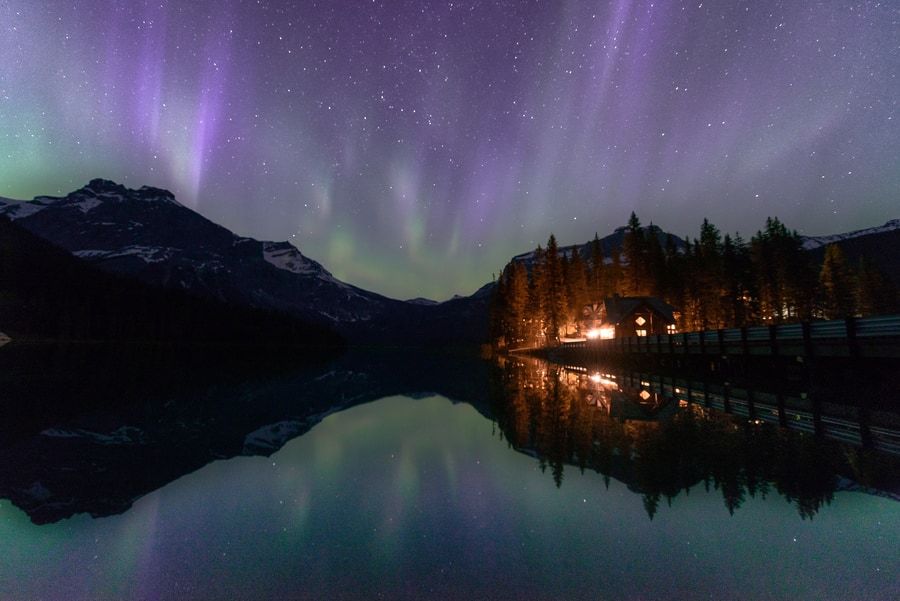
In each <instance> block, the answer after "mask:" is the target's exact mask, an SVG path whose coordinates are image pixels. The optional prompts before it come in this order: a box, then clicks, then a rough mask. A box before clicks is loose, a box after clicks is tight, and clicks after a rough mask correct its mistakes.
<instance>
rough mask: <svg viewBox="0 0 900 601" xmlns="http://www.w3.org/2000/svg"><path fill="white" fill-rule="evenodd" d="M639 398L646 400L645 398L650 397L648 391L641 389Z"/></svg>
mask: <svg viewBox="0 0 900 601" xmlns="http://www.w3.org/2000/svg"><path fill="white" fill-rule="evenodd" d="M641 398H642V399H644V400H645V401H646V400H647V399H649V398H650V393H649V392H647V391H646V390H642V391H641Z"/></svg>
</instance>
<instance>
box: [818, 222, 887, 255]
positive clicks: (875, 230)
mask: <svg viewBox="0 0 900 601" xmlns="http://www.w3.org/2000/svg"><path fill="white" fill-rule="evenodd" d="M893 230H900V219H891V220H890V221H888V222H887V223H885V224H884V225H881V226H877V227H869V228H865V229H862V230H854V231H852V232H846V233H843V234H832V235H830V236H801V239H802V240H803V248H805V249H806V250H813V249H814V248H819V247H820V246H826V245H828V244H834V243H835V242H840V241H842V240H850V239H852V238H859V237H860V236H868V235H869V234H880V233H882V232H890V231H893Z"/></svg>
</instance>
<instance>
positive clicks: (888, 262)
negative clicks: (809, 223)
mask: <svg viewBox="0 0 900 601" xmlns="http://www.w3.org/2000/svg"><path fill="white" fill-rule="evenodd" d="M802 240H803V247H804V248H806V249H807V250H809V251H810V253H811V255H812V258H813V261H814V262H815V263H816V264H817V265H821V264H822V261H823V260H824V257H825V247H826V246H828V245H829V244H836V245H837V246H838V247H839V248H840V249H841V252H843V253H844V256H845V257H847V260H848V262H849V263H850V265H852V266H854V267H858V266H859V261H860V258H861V257H866V258H867V259H869V260H870V261H872V262H873V263H874V264H876V265H877V266H878V267H879V268H880V269H881V271H883V272H884V274H885V275H887V276H888V278H890V279H891V281H892V282H893V283H894V286H897V287H900V252H898V250H900V219H892V220H890V221H888V222H887V223H885V224H884V225H882V226H879V227H870V228H866V229H863V230H855V231H852V232H847V233H846V234H834V235H832V236H815V237H803V238H802Z"/></svg>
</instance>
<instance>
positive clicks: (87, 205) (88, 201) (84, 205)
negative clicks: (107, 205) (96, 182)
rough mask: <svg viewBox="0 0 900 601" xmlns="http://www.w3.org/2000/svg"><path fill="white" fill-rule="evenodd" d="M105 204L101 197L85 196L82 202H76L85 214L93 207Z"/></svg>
mask: <svg viewBox="0 0 900 601" xmlns="http://www.w3.org/2000/svg"><path fill="white" fill-rule="evenodd" d="M102 204H103V201H102V200H100V199H99V198H85V199H84V200H82V201H81V202H76V203H75V206H76V207H78V209H79V210H80V211H81V212H82V213H84V214H85V215H86V214H88V213H90V211H91V209H95V208H97V207H99V206H100V205H102Z"/></svg>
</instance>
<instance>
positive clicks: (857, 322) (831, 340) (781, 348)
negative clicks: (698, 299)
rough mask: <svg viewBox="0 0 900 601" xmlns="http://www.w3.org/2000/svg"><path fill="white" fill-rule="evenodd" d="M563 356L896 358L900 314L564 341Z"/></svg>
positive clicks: (899, 353)
mask: <svg viewBox="0 0 900 601" xmlns="http://www.w3.org/2000/svg"><path fill="white" fill-rule="evenodd" d="M557 351H561V352H562V353H563V354H567V353H568V352H574V353H577V354H586V355H589V356H594V355H596V356H600V357H602V356H609V355H615V356H628V355H644V356H646V355H655V356H672V357H678V356H682V357H692V356H693V357H717V358H729V357H791V358H797V357H801V358H813V357H822V358H825V357H831V358H848V359H900V315H890V316H884V317H866V318H859V319H857V318H851V319H835V320H829V321H815V322H803V323H791V324H781V325H772V326H758V327H743V328H732V329H727V330H707V331H702V332H684V333H680V334H657V335H651V336H640V337H630V338H614V339H609V340H599V339H598V340H585V341H577V342H566V343H563V344H562V345H561V346H560V347H558V349H557Z"/></svg>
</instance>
